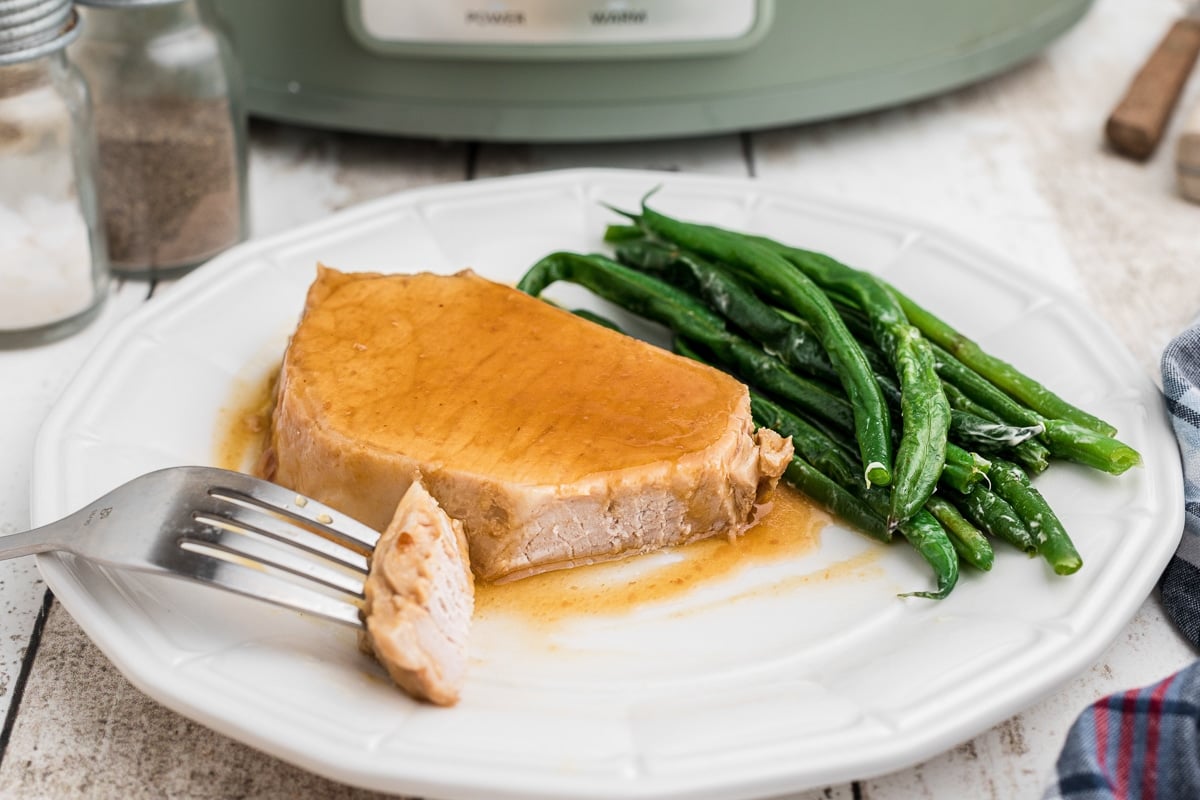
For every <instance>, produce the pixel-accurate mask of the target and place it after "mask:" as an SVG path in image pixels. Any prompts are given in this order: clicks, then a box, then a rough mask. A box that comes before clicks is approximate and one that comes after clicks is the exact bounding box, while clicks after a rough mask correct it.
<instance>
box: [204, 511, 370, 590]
mask: <svg viewBox="0 0 1200 800" xmlns="http://www.w3.org/2000/svg"><path fill="white" fill-rule="evenodd" d="M195 506H196V509H197V511H199V512H200V513H202V514H205V515H208V516H209V517H213V518H216V519H219V520H220V521H221V524H224V525H228V526H229V527H232V528H238V529H241V530H247V531H251V532H253V533H256V534H258V535H260V536H264V537H266V538H268V539H274V540H275V541H278V542H282V543H284V544H285V545H288V546H291V547H296V548H299V549H300V550H304V551H306V552H308V553H311V554H313V555H314V556H317V557H318V558H321V559H328V560H330V561H332V562H334V563H336V564H339V565H340V566H343V567H346V568H347V569H352V570H354V571H355V572H358V573H359V574H362V575H366V574H367V569H368V563H367V557H366V556H364V555H363V554H362V553H360V552H359V551H358V550H357V549H351V548H349V547H346V546H345V545H343V544H339V543H337V542H332V541H330V540H329V539H326V538H325V537H324V536H322V535H320V534H319V533H316V532H315V531H312V530H309V528H307V527H302V524H301V523H297V522H293V521H291V520H290V519H280V518H279V517H278V516H275V515H274V514H273V513H271V512H268V511H265V510H263V509H261V508H259V507H258V506H255V507H254V508H247V507H246V506H244V505H239V504H237V503H235V502H233V501H230V500H228V499H226V498H225V496H224V495H214V494H211V493H210V494H209V495H208V496H207V497H205V498H204V502H198V503H196V504H195ZM209 521H210V522H212V521H213V520H211V519H210V520H209Z"/></svg>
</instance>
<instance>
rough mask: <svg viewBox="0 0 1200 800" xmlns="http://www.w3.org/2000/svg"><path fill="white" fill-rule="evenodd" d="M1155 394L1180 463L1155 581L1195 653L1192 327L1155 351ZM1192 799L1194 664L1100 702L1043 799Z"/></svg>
mask: <svg viewBox="0 0 1200 800" xmlns="http://www.w3.org/2000/svg"><path fill="white" fill-rule="evenodd" d="M1162 376H1163V395H1164V397H1165V400H1166V403H1167V408H1168V409H1169V410H1170V412H1171V422H1172V423H1173V424H1174V426H1175V435H1176V437H1177V438H1178V440H1179V450H1180V453H1181V455H1182V456H1183V475H1184V505H1185V511H1186V517H1185V519H1186V522H1185V525H1184V532H1183V541H1182V542H1180V544H1179V549H1178V550H1176V552H1175V555H1174V557H1172V559H1171V563H1170V564H1168V565H1167V569H1166V570H1165V571H1164V572H1163V576H1162V579H1161V581H1160V583H1159V591H1160V592H1161V594H1162V601H1163V607H1164V608H1165V609H1166V612H1167V615H1168V616H1169V617H1170V618H1171V619H1172V620H1173V621H1174V623H1175V624H1176V625H1177V626H1178V628H1179V631H1180V632H1181V633H1182V634H1183V635H1184V636H1186V637H1187V639H1188V641H1190V642H1191V643H1192V645H1193V646H1195V647H1200V325H1197V326H1194V327H1192V328H1190V329H1189V330H1187V331H1185V332H1184V333H1182V334H1180V336H1179V337H1178V338H1176V339H1175V340H1174V341H1173V342H1171V344H1170V346H1168V347H1167V349H1166V351H1165V352H1164V353H1163V358H1162ZM1125 798H1134V799H1135V800H1154V799H1155V798H1166V799H1167V800H1174V798H1200V663H1197V664H1194V665H1192V666H1190V667H1188V668H1186V669H1184V670H1181V671H1180V672H1178V673H1176V674H1175V675H1172V676H1170V677H1168V678H1166V679H1165V680H1162V681H1159V682H1158V683H1156V684H1153V685H1151V686H1146V687H1144V688H1142V689H1131V690H1130V691H1127V692H1123V693H1120V694H1114V695H1110V696H1108V697H1104V698H1101V699H1100V700H1098V701H1097V702H1096V703H1094V704H1092V706H1090V707H1089V708H1088V709H1087V710H1085V711H1084V712H1083V713H1082V714H1081V715H1080V716H1079V719H1078V720H1076V721H1075V724H1074V725H1072V726H1071V730H1070V731H1069V732H1068V733H1067V741H1066V744H1065V745H1064V746H1063V751H1062V753H1061V755H1060V756H1059V758H1058V762H1057V764H1056V766H1055V779H1054V783H1053V784H1052V785H1051V786H1050V788H1049V789H1048V790H1047V791H1046V795H1045V798H1044V800H1060V799H1061V800H1125Z"/></svg>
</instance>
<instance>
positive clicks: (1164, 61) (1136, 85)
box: [1104, 19, 1200, 159]
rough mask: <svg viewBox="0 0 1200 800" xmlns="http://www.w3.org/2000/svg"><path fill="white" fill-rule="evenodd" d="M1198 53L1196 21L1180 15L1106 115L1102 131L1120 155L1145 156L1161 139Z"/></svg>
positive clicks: (1199, 27) (1199, 35)
mask: <svg viewBox="0 0 1200 800" xmlns="http://www.w3.org/2000/svg"><path fill="white" fill-rule="evenodd" d="M1197 54H1200V21H1197V20H1193V19H1181V20H1179V21H1178V22H1176V23H1175V24H1174V25H1172V26H1171V30H1169V31H1167V35H1166V36H1164V37H1163V40H1162V41H1161V42H1159V44H1158V47H1157V48H1156V49H1155V51H1154V52H1153V53H1151V54H1150V58H1148V59H1147V60H1146V63H1145V64H1144V65H1143V66H1142V68H1141V70H1139V71H1138V74H1137V75H1136V76H1134V78H1133V82H1132V83H1131V84H1130V85H1129V89H1128V90H1127V91H1126V92H1125V96H1124V97H1123V98H1121V102H1120V103H1118V104H1117V107H1116V109H1114V110H1113V112H1112V116H1110V117H1109V118H1108V124H1107V125H1106V126H1105V129H1104V130H1105V133H1106V134H1107V136H1108V140H1109V142H1111V143H1112V146H1113V147H1114V148H1115V149H1116V150H1117V152H1119V153H1122V154H1123V155H1127V156H1130V157H1132V158H1136V159H1146V158H1149V157H1150V154H1151V153H1153V152H1154V148H1156V147H1157V146H1158V142H1159V140H1160V139H1162V135H1163V130H1164V129H1165V128H1166V127H1167V119H1168V118H1169V117H1170V116H1171V109H1173V108H1174V107H1175V102H1176V101H1177V100H1178V99H1179V93H1180V92H1181V91H1182V90H1183V85H1184V84H1185V83H1187V79H1188V74H1189V73H1190V72H1191V71H1192V67H1193V66H1194V65H1195V63H1196V56H1197Z"/></svg>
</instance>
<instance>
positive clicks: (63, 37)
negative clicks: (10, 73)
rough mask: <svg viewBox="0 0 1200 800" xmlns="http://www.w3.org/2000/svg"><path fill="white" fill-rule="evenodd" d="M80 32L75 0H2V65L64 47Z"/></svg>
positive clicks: (0, 53)
mask: <svg viewBox="0 0 1200 800" xmlns="http://www.w3.org/2000/svg"><path fill="white" fill-rule="evenodd" d="M78 35H79V21H78V16H77V15H76V13H75V9H74V7H73V6H72V5H71V0H0V66H3V65H5V64H15V63H17V62H18V61H29V60H32V59H35V58H38V57H39V56H43V55H46V54H47V53H52V52H54V51H55V50H60V49H62V48H63V47H66V46H67V45H68V44H69V43H70V42H71V41H73V40H74V39H75V37H76V36H78Z"/></svg>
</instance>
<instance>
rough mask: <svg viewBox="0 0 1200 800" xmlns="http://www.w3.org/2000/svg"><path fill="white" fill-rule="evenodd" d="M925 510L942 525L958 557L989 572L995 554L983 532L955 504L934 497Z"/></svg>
mask: <svg viewBox="0 0 1200 800" xmlns="http://www.w3.org/2000/svg"><path fill="white" fill-rule="evenodd" d="M925 510H927V511H928V512H929V513H931V514H933V516H934V518H935V519H937V521H938V522H940V523H942V527H943V528H945V530H946V533H947V534H949V536H950V542H951V543H952V544H953V545H954V549H955V550H957V551H958V555H959V556H960V557H961V558H962V559H963V561H966V562H967V563H968V564H970V565H971V566H973V567H975V568H976V569H980V570H983V571H984V572H987V571H988V570H990V569H991V568H992V562H993V561H994V560H995V553H994V552H993V551H992V545H991V543H990V542H988V540H987V537H986V536H984V535H983V532H982V531H980V530H979V528H976V527H975V526H974V525H972V524H971V523H970V521H969V520H967V518H966V517H964V516H963V515H962V514H961V513H959V510H958V509H957V508H955V507H954V504H953V503H951V502H949V501H948V500H946V499H945V498H942V497H939V496H938V495H934V496H933V497H931V498H929V500H928V501H926V503H925Z"/></svg>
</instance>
